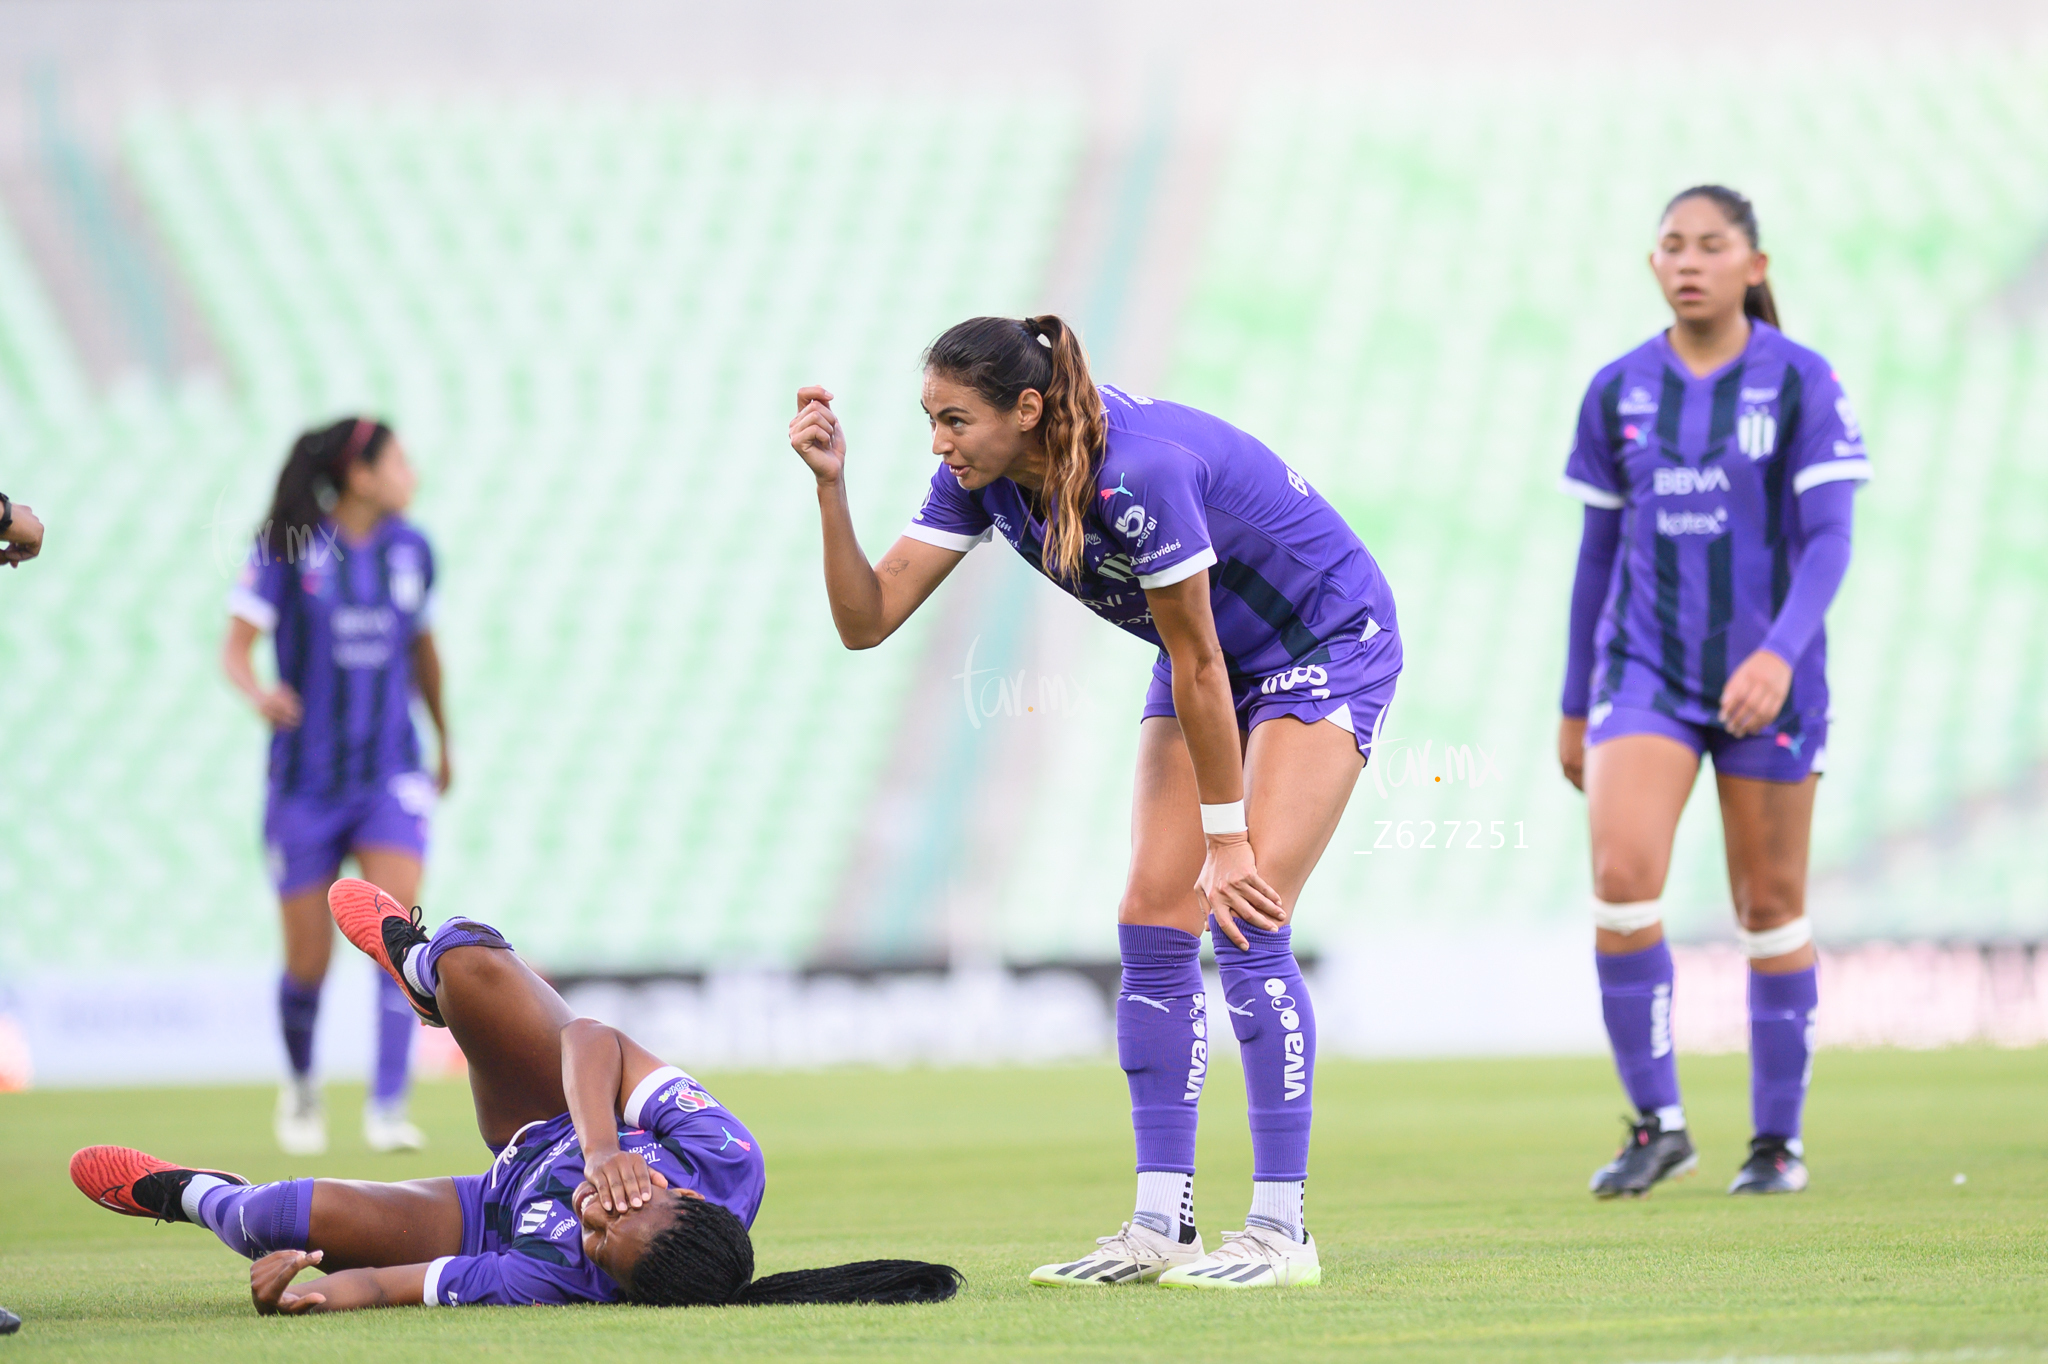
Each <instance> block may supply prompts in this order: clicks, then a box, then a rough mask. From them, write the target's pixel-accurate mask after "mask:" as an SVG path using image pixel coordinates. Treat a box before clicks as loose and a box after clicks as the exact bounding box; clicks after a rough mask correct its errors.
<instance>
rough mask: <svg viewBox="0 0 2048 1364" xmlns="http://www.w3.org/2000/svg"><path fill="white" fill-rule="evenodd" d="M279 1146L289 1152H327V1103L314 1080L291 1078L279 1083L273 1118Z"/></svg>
mask: <svg viewBox="0 0 2048 1364" xmlns="http://www.w3.org/2000/svg"><path fill="white" fill-rule="evenodd" d="M271 1131H273V1132H275V1133H276V1134H277V1149H278V1150H280V1151H282V1152H284V1153H285V1154H286V1155H288V1156H322V1155H326V1154H327V1105H326V1104H324V1103H322V1102H321V1101H320V1086H319V1084H318V1083H317V1082H316V1081H313V1080H288V1081H286V1082H285V1083H284V1084H282V1085H280V1086H278V1090H277V1112H276V1114H275V1116H273V1117H272V1119H271Z"/></svg>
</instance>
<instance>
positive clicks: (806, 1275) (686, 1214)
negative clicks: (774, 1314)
mask: <svg viewBox="0 0 2048 1364" xmlns="http://www.w3.org/2000/svg"><path fill="white" fill-rule="evenodd" d="M963 1282H964V1279H963V1278H962V1276H961V1273H960V1271H959V1270H957V1269H955V1268H953V1267H952V1266H951V1265H935V1264H927V1263H925V1262H924V1261H922V1260H858V1261H855V1262H854V1263H852V1264H844V1265H833V1266H831V1267H830V1268H827V1269H797V1270H791V1271H790V1272H788V1273H786V1274H770V1275H769V1276H768V1277H767V1278H765V1279H756V1278H754V1242H753V1240H752V1238H750V1237H749V1236H748V1235H747V1229H746V1227H745V1226H744V1225H742V1224H741V1222H740V1219H739V1218H737V1217H735V1216H734V1215H733V1213H732V1210H731V1209H730V1208H727V1207H724V1206H722V1205H720V1204H717V1203H712V1202H708V1201H700V1200H696V1199H692V1200H690V1201H688V1202H685V1203H682V1204H680V1205H679V1207H678V1211H677V1214H676V1220H675V1221H674V1222H672V1223H670V1224H669V1225H668V1226H667V1227H666V1228H664V1229H663V1230H662V1231H661V1232H659V1233H657V1234H656V1236H655V1237H654V1239H653V1240H652V1241H650V1242H649V1243H648V1246H647V1252H646V1254H644V1255H642V1256H641V1257H640V1262H639V1263H638V1264H636V1265H634V1266H633V1273H632V1282H631V1283H628V1284H622V1285H621V1287H623V1288H624V1289H625V1290H626V1296H627V1298H628V1299H629V1300H631V1301H633V1302H637V1303H644V1304H646V1305H648V1306H650V1307H728V1306H729V1307H742V1306H761V1307H765V1306H769V1305H772V1304H777V1303H835V1302H872V1303H907V1302H944V1301H945V1300H946V1299H948V1298H950V1297H952V1296H953V1295H954V1294H956V1293H958V1292H959V1291H960V1285H961V1284H962V1283H963Z"/></svg>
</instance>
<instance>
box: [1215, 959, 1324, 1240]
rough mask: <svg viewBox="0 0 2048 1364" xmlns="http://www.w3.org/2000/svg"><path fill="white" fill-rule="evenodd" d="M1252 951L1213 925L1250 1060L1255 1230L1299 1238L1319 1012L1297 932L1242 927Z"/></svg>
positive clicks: (1235, 1025) (1229, 1001)
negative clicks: (1297, 955)
mask: <svg viewBox="0 0 2048 1364" xmlns="http://www.w3.org/2000/svg"><path fill="white" fill-rule="evenodd" d="M1238 928H1239V930H1240V931H1242V932H1243V934H1244V937H1245V942H1246V943H1247V945H1248V947H1249V950H1240V949H1239V948H1238V946H1237V945H1236V944H1235V943H1233V942H1231V941H1230V939H1229V938H1228V937H1227V936H1225V935H1224V934H1223V933H1222V932H1221V931H1220V930H1218V929H1216V927H1215V921H1214V920H1213V919H1212V920H1210V934H1209V937H1210V942H1211V943H1212V944H1213V945H1214V947H1215V949H1216V966H1217V969H1218V971H1219V972H1221V974H1222V977H1223V1002H1224V1006H1225V1007H1226V1008H1228V1009H1229V1010H1230V1027H1231V1030H1232V1031H1233V1032H1235V1033H1236V1034H1237V1050H1238V1055H1239V1056H1240V1057H1241V1058H1242V1059H1243V1062H1244V1089H1245V1098H1246V1100H1247V1102H1248V1105H1249V1108H1250V1110H1251V1112H1250V1116H1251V1128H1252V1215H1251V1217H1250V1218H1249V1219H1248V1221H1249V1223H1250V1224H1251V1225H1254V1226H1262V1227H1268V1228H1269V1229H1271V1230H1275V1231H1284V1232H1286V1233H1287V1234H1288V1235H1290V1236H1292V1237H1293V1238H1294V1239H1295V1240H1297V1241H1299V1240H1301V1239H1302V1238H1303V1237H1304V1236H1305V1235H1306V1232H1305V1230H1304V1228H1303V1225H1302V1221H1301V1195H1302V1188H1301V1186H1302V1185H1303V1182H1304V1181H1306V1180H1307V1179H1308V1138H1309V1126H1310V1122H1311V1119H1312V1117H1313V1114H1314V1103H1315V1073H1316V1014H1315V1009H1314V1007H1313V1006H1312V1005H1311V1004H1310V1003H1309V997H1308V986H1307V985H1306V984H1305V983H1304V982H1303V980H1302V978H1301V966H1300V964H1299V963H1297V962H1296V961H1295V959H1294V948H1293V945H1292V931H1291V930H1289V929H1285V928H1282V929H1279V930H1277V931H1275V932H1267V931H1265V930H1263V929H1258V928H1254V927H1252V926H1251V925H1250V924H1247V923H1243V922H1240V923H1239V924H1238Z"/></svg>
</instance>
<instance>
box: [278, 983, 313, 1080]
mask: <svg viewBox="0 0 2048 1364" xmlns="http://www.w3.org/2000/svg"><path fill="white" fill-rule="evenodd" d="M319 1017H320V982H319V981H317V980H316V981H314V982H313V983H312V984H311V985H304V984H301V983H300V982H299V980H298V979H297V978H296V977H295V976H293V975H292V973H291V972H289V971H286V972H284V973H283V974H282V975H280V976H279V977H278V978H277V1019H278V1023H279V1024H280V1025H281V1026H282V1027H283V1029H284V1050H285V1054H286V1055H287V1056H289V1057H290V1058H291V1063H292V1074H294V1075H296V1076H298V1077H299V1078H300V1079H301V1080H303V1079H305V1078H306V1077H307V1076H308V1075H310V1074H312V1073H313V1024H314V1023H315V1022H316V1021H317V1020H318V1019H319Z"/></svg>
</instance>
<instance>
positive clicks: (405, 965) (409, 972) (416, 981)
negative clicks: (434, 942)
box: [398, 943, 434, 998]
mask: <svg viewBox="0 0 2048 1364" xmlns="http://www.w3.org/2000/svg"><path fill="white" fill-rule="evenodd" d="M426 964H427V944H426V943H420V944H418V945H416V946H415V947H413V949H412V950H411V951H409V952H407V953H406V954H405V960H404V961H402V962H400V963H399V966H398V973H399V974H400V975H402V976H404V977H405V983H406V984H408V985H410V986H412V988H413V989H415V990H417V991H419V992H420V993H421V994H423V995H426V996H428V997H429V998H431V997H432V996H433V993H434V987H433V986H431V985H429V984H427V982H426V981H424V980H422V979H421V978H420V972H421V970H422V969H423V968H424V967H425V966H426Z"/></svg>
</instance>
